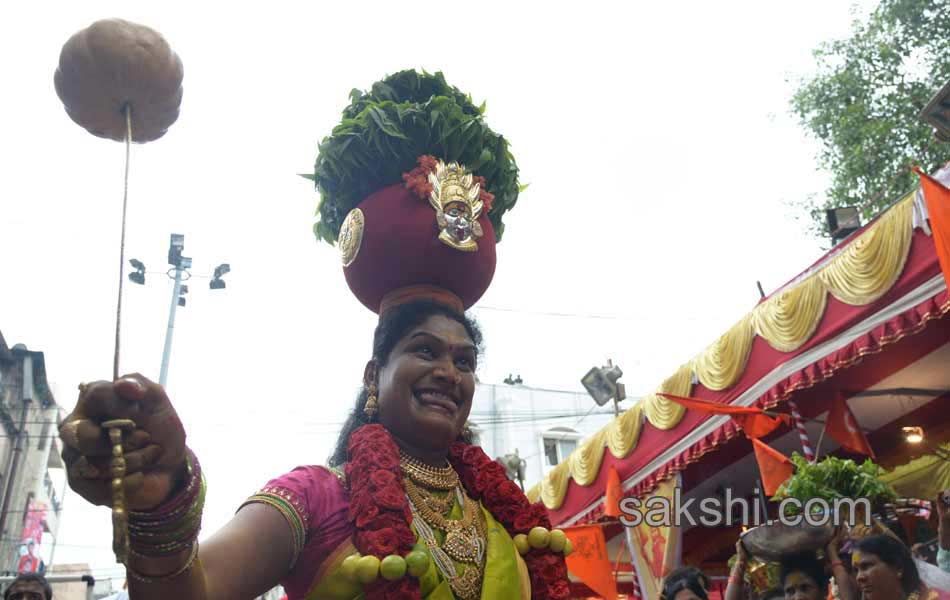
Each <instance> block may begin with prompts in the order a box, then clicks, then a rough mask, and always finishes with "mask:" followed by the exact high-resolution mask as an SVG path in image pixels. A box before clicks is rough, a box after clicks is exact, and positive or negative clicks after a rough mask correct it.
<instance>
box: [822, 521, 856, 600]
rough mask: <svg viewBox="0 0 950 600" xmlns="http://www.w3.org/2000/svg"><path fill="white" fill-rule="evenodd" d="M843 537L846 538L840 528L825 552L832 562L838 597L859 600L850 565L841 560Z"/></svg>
mask: <svg viewBox="0 0 950 600" xmlns="http://www.w3.org/2000/svg"><path fill="white" fill-rule="evenodd" d="M842 539H844V530H838V532H837V533H836V534H835V537H834V538H832V540H831V541H830V542H828V547H827V548H825V554H826V555H827V556H828V560H829V561H830V562H831V574H832V576H834V578H835V585H836V586H837V587H838V598H839V599H840V600H858V599H859V594H858V590H857V588H856V586H855V582H854V579H853V578H852V577H851V572H850V571H848V567H846V566H845V564H844V563H843V562H841V555H840V554H839V552H838V547H839V546H840V545H841V541H842Z"/></svg>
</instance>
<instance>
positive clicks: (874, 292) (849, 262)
mask: <svg viewBox="0 0 950 600" xmlns="http://www.w3.org/2000/svg"><path fill="white" fill-rule="evenodd" d="M913 196H914V195H913V194H910V195H908V196H907V197H906V198H904V199H903V200H901V201H900V202H899V203H898V204H897V205H895V206H894V207H893V208H892V209H891V210H889V211H887V212H886V213H884V214H883V215H882V216H881V218H880V219H878V222H877V223H875V224H874V225H873V226H872V227H869V228H868V229H867V230H866V231H865V232H864V233H862V234H861V235H860V236H859V237H858V238H857V239H856V240H854V241H853V242H851V243H850V244H848V246H847V247H846V248H844V250H842V251H841V253H840V254H838V256H836V257H834V258H833V259H832V260H831V262H830V263H829V264H827V265H825V267H824V268H822V269H821V271H820V272H819V274H818V276H819V277H820V278H821V281H822V283H823V284H824V286H825V288H826V289H827V290H828V291H829V292H831V295H833V296H834V297H835V298H837V299H838V300H840V301H842V302H844V303H845V304H851V305H854V306H864V305H867V304H871V303H872V302H875V301H877V300H878V299H879V298H880V297H881V296H883V295H884V294H885V293H887V291H888V290H890V289H891V286H893V285H894V282H896V281H897V278H898V277H900V274H901V272H902V271H903V270H904V262H905V261H906V260H907V254H908V253H909V252H910V244H911V238H912V236H913V228H912V227H913V210H914V204H913V201H914V198H913Z"/></svg>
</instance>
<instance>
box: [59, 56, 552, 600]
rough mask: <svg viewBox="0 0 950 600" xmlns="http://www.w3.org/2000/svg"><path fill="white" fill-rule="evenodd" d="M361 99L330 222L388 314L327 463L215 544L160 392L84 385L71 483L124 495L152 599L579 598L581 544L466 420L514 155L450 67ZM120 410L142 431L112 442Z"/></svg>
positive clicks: (138, 587)
mask: <svg viewBox="0 0 950 600" xmlns="http://www.w3.org/2000/svg"><path fill="white" fill-rule="evenodd" d="M352 97H353V104H352V105H351V106H350V107H348V108H347V110H346V111H344V120H343V123H342V124H341V125H340V126H339V127H337V128H336V129H335V130H334V132H333V135H331V136H330V137H329V138H327V139H326V140H324V142H323V143H321V145H320V153H321V156H320V157H319V158H318V160H317V166H316V170H315V175H314V177H313V179H314V181H315V182H316V184H317V187H318V189H319V190H320V192H321V197H322V203H321V207H320V216H321V220H320V222H319V223H318V224H317V227H316V229H315V231H316V233H317V234H318V236H319V237H320V238H321V239H325V240H327V241H331V242H332V241H336V242H338V245H339V249H340V255H341V260H342V264H343V273H344V276H345V278H346V281H347V283H348V285H349V287H350V289H351V290H352V291H353V293H354V295H355V296H356V297H357V298H358V299H359V301H360V302H362V303H363V304H364V305H365V306H366V307H368V308H369V309H370V310H372V311H374V312H375V313H377V314H378V315H379V322H378V325H377V327H376V332H375V334H374V339H373V351H372V355H371V356H370V357H369V360H368V361H367V362H366V366H365V368H364V371H363V388H362V390H361V392H360V394H359V395H358V397H357V401H356V405H355V407H354V409H353V411H352V413H351V414H350V416H349V418H348V420H347V422H346V424H345V425H344V428H343V431H342V432H341V434H340V439H339V443H338V444H337V447H336V451H335V452H334V454H333V456H332V457H330V460H329V461H328V464H327V466H315V465H309V466H301V467H298V468H296V469H294V470H293V471H291V472H290V473H287V474H285V475H282V476H280V477H277V478H275V479H272V480H270V481H269V482H268V483H267V484H266V485H265V486H264V487H263V488H261V489H260V490H259V491H258V492H257V493H256V494H253V495H252V496H251V497H250V498H248V499H247V501H246V502H244V504H243V505H242V506H241V507H240V508H239V510H238V512H237V514H236V515H235V516H234V518H233V519H232V520H231V522H230V523H228V524H227V525H226V526H225V527H224V528H223V529H222V530H221V531H219V532H217V533H216V534H215V535H213V536H212V537H211V538H210V539H208V540H207V541H206V542H203V543H202V546H201V548H200V550H199V547H198V542H197V536H198V530H199V528H200V524H201V514H202V509H203V502H204V497H205V483H204V479H203V477H202V474H201V468H200V466H199V464H198V461H197V458H196V457H195V456H194V454H193V453H192V452H191V451H190V450H189V449H188V448H187V446H186V445H185V431H184V427H183V426H182V424H181V423H180V421H179V420H178V416H177V413H176V412H175V410H174V408H173V407H172V405H171V403H170V402H169V400H168V397H167V396H166V395H165V392H164V390H163V389H162V388H161V386H159V385H156V384H155V383H152V382H150V381H148V380H146V379H145V378H144V377H141V376H139V375H131V376H127V377H125V378H123V379H120V380H118V381H115V382H98V383H95V384H91V385H88V386H82V387H81V392H80V398H79V402H78V405H77V407H76V409H75V410H74V411H73V413H72V414H71V415H70V416H69V418H68V419H67V420H66V422H65V424H64V425H63V427H62V430H61V432H60V436H61V437H62V439H63V441H64V446H65V450H64V459H65V460H66V463H67V465H68V466H69V476H70V485H71V486H72V488H73V489H74V490H76V491H77V492H78V493H80V494H81V495H83V496H84V497H85V498H86V499H87V500H89V501H90V502H93V503H96V504H110V503H111V502H112V499H113V498H115V497H121V496H123V495H124V497H125V501H126V506H127V507H128V508H129V509H130V511H129V512H128V513H127V517H128V533H129V542H130V552H129V558H128V562H127V564H126V566H127V572H128V574H129V578H130V582H131V585H130V587H131V594H132V596H133V597H134V598H136V599H137V600H157V599H159V598H162V599H164V598H177V599H179V600H208V599H210V600H235V599H238V600H240V599H250V598H254V597H256V596H258V595H260V594H262V593H264V592H265V591H266V590H268V589H270V588H271V587H273V586H274V585H276V584H277V583H281V584H282V585H283V586H284V588H285V589H286V591H287V594H288V598H289V599H290V600H316V599H327V600H355V599H357V598H360V599H363V598H365V599H366V600H416V599H426V600H456V599H457V600H476V599H479V598H484V599H489V598H491V599H493V600H528V599H529V598H533V599H542V598H544V599H550V600H563V599H565V598H567V597H568V594H569V585H568V579H567V568H566V566H565V562H564V556H565V555H567V554H569V553H570V552H571V545H570V542H569V541H567V539H566V536H565V535H564V534H563V532H558V531H551V530H550V527H551V523H550V520H549V518H548V515H547V511H546V509H545V508H544V506H543V505H542V504H540V503H538V504H533V505H532V504H531V503H530V502H529V501H528V499H527V498H526V497H525V495H524V493H523V492H522V490H521V489H520V488H519V486H518V485H517V484H515V483H514V482H512V481H510V480H509V479H508V477H507V476H506V472H505V468H504V467H503V466H502V465H501V464H499V463H497V462H495V461H493V460H491V459H489V458H488V457H487V456H486V455H485V453H484V452H483V451H482V450H481V448H479V447H478V446H477V445H475V444H473V443H472V440H471V437H470V435H468V434H467V431H466V428H465V425H466V421H467V419H468V416H469V412H470V411H471V407H472V396H473V395H474V390H475V382H476V379H475V370H476V368H477V364H478V355H479V349H480V347H481V341H482V339H481V333H480V331H479V329H478V327H477V326H476V324H475V323H474V322H472V321H471V320H469V319H468V318H467V317H466V316H465V310H466V309H468V308H469V307H471V306H472V305H473V304H474V303H475V302H476V301H477V300H478V299H479V298H480V297H481V296H482V294H484V292H485V290H486V289H487V288H488V285H489V284H490V283H491V279H492V277H493V275H494V271H495V244H496V242H497V240H498V239H499V238H500V236H501V214H502V213H503V212H504V211H505V210H507V209H509V208H511V206H512V205H513V204H514V200H515V198H516V197H517V194H518V187H517V181H516V180H517V167H516V166H515V164H514V159H513V158H512V157H511V155H510V153H508V150H507V144H506V142H505V141H504V139H503V138H501V137H500V136H498V135H496V134H494V133H492V132H491V130H490V129H488V128H487V127H486V126H485V124H484V122H483V120H482V116H481V110H480V109H478V108H476V107H474V106H473V105H472V104H471V101H470V99H468V97H467V96H465V95H464V94H461V92H459V91H458V90H456V89H455V88H451V87H449V86H448V84H446V83H445V80H444V79H443V78H442V76H441V74H436V75H427V74H422V75H420V74H417V73H415V72H412V71H406V72H402V73H398V74H396V75H394V76H392V77H390V78H387V79H386V80H385V81H382V82H379V83H377V84H376V85H374V86H373V89H372V91H371V92H370V93H367V94H363V93H354V94H353V96H352ZM381 152H382V154H380V153H381ZM381 157H387V158H385V159H384V158H381ZM393 157H396V158H395V160H394V159H393ZM462 159H465V160H468V159H471V160H472V161H474V162H473V163H472V164H470V165H464V164H460V163H459V162H457V161H459V160H462ZM381 160H385V161H388V162H387V163H386V164H385V165H382V164H381V163H380V161H381ZM389 163H392V164H389ZM470 168H471V169H472V170H469V169H470ZM400 174H401V176H400ZM354 182H360V184H359V185H357V184H356V183H354ZM367 186H369V187H367ZM489 188H491V190H489ZM496 193H497V194H498V196H497V198H496V196H495V194H496ZM493 204H494V208H495V210H496V212H494V213H493V214H492V215H491V216H489V214H488V213H490V212H492V210H493ZM328 228H329V229H328ZM337 229H338V231H337ZM322 400H325V399H322ZM315 410H319V408H315ZM114 419H125V420H128V421H130V422H131V423H132V424H134V426H135V427H134V430H133V431H131V432H130V433H129V434H128V435H127V436H126V437H125V438H124V439H122V438H118V439H117V440H113V443H109V442H108V436H107V435H106V433H105V430H104V428H103V425H104V424H106V423H108V422H109V421H111V420H114ZM120 443H121V448H120V447H119V446H120ZM110 456H115V457H116V458H113V459H111V460H110ZM117 466H121V467H122V468H121V471H122V472H124V473H125V474H126V475H125V476H124V477H123V478H119V477H116V478H112V477H111V474H112V473H114V472H116V471H113V469H116V468H117ZM117 506H119V505H118V503H117ZM116 511H117V512H120V513H122V514H123V515H125V514H126V513H125V512H124V511H122V510H121V506H119V507H118V508H116Z"/></svg>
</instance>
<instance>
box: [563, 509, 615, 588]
mask: <svg viewBox="0 0 950 600" xmlns="http://www.w3.org/2000/svg"><path fill="white" fill-rule="evenodd" d="M564 533H565V534H567V539H569V540H571V545H573V546H574V552H572V553H571V555H570V556H568V557H567V559H566V560H567V569H568V571H570V572H571V573H573V574H574V575H576V576H577V578H578V579H580V580H581V581H583V582H584V584H585V585H587V587H589V588H590V589H592V590H594V591H595V592H597V593H598V594H600V596H601V597H602V598H604V599H605V600H617V580H616V578H615V577H614V572H613V565H612V564H611V563H610V557H609V556H607V541H606V540H605V539H604V530H603V529H601V528H600V526H599V525H584V526H581V527H568V528H566V529H565V530H564Z"/></svg>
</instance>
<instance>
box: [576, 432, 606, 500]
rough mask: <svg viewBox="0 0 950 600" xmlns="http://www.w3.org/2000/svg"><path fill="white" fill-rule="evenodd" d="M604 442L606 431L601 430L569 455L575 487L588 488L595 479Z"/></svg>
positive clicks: (602, 453)
mask: <svg viewBox="0 0 950 600" xmlns="http://www.w3.org/2000/svg"><path fill="white" fill-rule="evenodd" d="M606 440H607V429H606V428H603V429H601V430H600V431H598V432H597V433H595V434H594V435H593V436H591V438H590V439H589V440H587V441H586V442H584V443H583V444H581V446H580V447H579V448H578V449H577V450H575V451H574V452H572V453H571V460H570V463H571V477H572V478H573V479H574V482H575V483H576V484H577V485H583V486H588V485H590V484H592V483H594V480H595V479H597V474H598V473H599V472H600V463H601V461H602V460H603V458H604V443H605V442H606Z"/></svg>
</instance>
